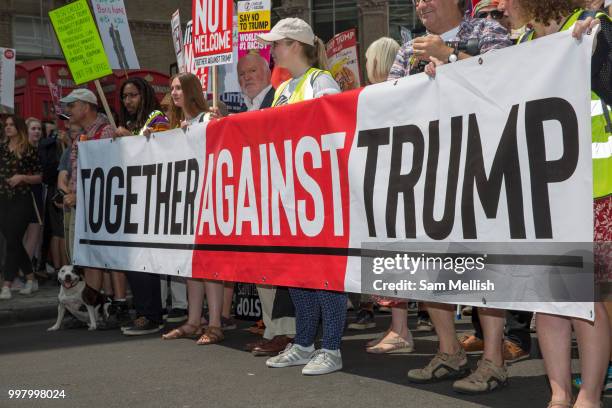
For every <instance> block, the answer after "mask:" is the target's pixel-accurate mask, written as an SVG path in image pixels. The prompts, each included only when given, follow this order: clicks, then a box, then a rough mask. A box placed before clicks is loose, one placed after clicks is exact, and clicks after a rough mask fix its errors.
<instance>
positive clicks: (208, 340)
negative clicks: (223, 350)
mask: <svg viewBox="0 0 612 408" xmlns="http://www.w3.org/2000/svg"><path fill="white" fill-rule="evenodd" d="M224 338H225V336H223V330H221V328H220V327H214V326H208V327H207V328H206V331H204V334H203V335H202V336H201V337H200V338H199V339H198V341H197V344H199V345H201V346H205V345H208V344H215V343H220V342H221V341H223V339H224Z"/></svg>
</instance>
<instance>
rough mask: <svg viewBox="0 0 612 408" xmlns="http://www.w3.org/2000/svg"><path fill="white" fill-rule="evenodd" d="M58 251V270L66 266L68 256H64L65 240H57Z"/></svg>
mask: <svg viewBox="0 0 612 408" xmlns="http://www.w3.org/2000/svg"><path fill="white" fill-rule="evenodd" d="M57 241H58V248H57V249H58V250H59V254H60V268H61V267H62V266H64V265H68V255H67V254H66V240H64V238H58V240H57Z"/></svg>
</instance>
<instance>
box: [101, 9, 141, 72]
mask: <svg viewBox="0 0 612 408" xmlns="http://www.w3.org/2000/svg"><path fill="white" fill-rule="evenodd" d="M91 5H92V7H93V11H94V14H95V15H96V21H97V23H98V29H99V30H100V36H101V37H102V42H103V43H104V49H105V50H106V55H108V61H109V62H110V65H111V68H113V69H122V70H128V69H140V64H138V57H137V56H136V50H135V49H134V43H133V42H132V33H131V32H130V25H129V23H128V18H127V13H126V11H125V5H124V4H123V0H91Z"/></svg>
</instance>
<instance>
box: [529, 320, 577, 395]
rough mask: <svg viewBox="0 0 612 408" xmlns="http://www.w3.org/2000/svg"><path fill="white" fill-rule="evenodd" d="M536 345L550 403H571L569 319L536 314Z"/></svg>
mask: <svg viewBox="0 0 612 408" xmlns="http://www.w3.org/2000/svg"><path fill="white" fill-rule="evenodd" d="M536 328H537V332H538V343H539V344H540V351H541V352H542V357H543V358H544V367H545V368H546V373H547V374H548V381H549V382H550V388H551V392H552V397H551V401H571V400H572V385H571V366H570V360H571V336H572V326H571V322H570V319H569V318H566V317H563V316H554V315H549V314H545V313H539V312H538V313H537V314H536Z"/></svg>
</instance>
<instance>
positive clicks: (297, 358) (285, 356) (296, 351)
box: [266, 343, 315, 368]
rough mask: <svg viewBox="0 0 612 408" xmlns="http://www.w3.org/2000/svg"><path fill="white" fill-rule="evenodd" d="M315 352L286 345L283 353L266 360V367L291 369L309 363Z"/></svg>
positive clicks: (294, 345)
mask: <svg viewBox="0 0 612 408" xmlns="http://www.w3.org/2000/svg"><path fill="white" fill-rule="evenodd" d="M314 353H315V351H314V350H313V351H305V350H303V349H302V348H301V347H300V346H298V345H297V344H291V343H289V344H287V347H285V351H283V352H282V353H280V354H279V355H278V356H274V357H270V358H269V359H268V360H266V365H267V366H268V367H272V368H282V367H291V366H297V365H304V364H307V363H308V362H309V361H310V358H311V357H312V355H313V354H314Z"/></svg>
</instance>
